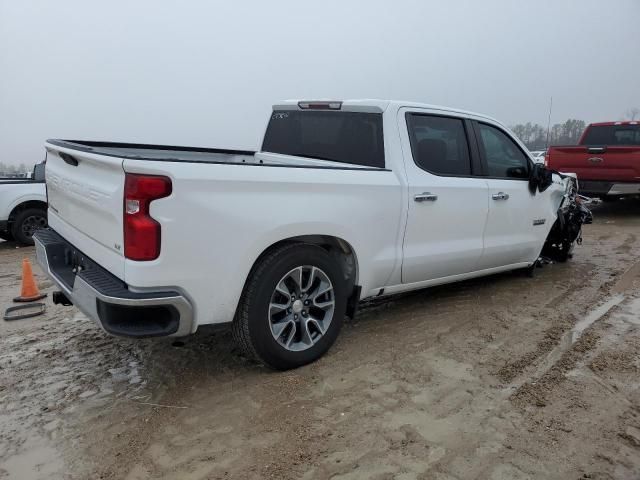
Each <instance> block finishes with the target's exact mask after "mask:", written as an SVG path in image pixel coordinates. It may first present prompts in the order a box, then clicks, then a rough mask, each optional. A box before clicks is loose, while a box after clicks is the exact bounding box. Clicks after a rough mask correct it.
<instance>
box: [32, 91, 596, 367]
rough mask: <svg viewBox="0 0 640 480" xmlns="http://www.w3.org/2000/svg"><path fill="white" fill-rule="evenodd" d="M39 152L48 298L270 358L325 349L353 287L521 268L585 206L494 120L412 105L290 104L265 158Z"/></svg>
mask: <svg viewBox="0 0 640 480" xmlns="http://www.w3.org/2000/svg"><path fill="white" fill-rule="evenodd" d="M46 149H47V187H48V193H49V225H50V227H51V228H50V229H47V230H42V231H39V232H37V233H36V250H37V257H38V261H39V263H40V264H41V266H42V267H43V268H44V269H45V271H47V272H48V273H49V275H50V276H51V278H52V279H53V280H54V281H55V282H56V283H57V284H58V285H59V287H60V289H61V290H62V291H61V292H58V294H57V295H55V298H54V301H56V302H58V303H65V304H71V303H73V304H74V305H76V306H77V307H78V308H79V309H80V310H82V311H83V312H84V313H85V314H87V315H88V316H89V317H91V318H93V319H95V320H96V321H98V322H99V323H100V325H101V326H102V327H103V328H104V330H106V331H107V332H109V333H111V334H115V335H123V336H130V337H153V336H182V335H187V334H190V333H193V332H195V331H196V329H197V328H198V326H200V325H204V324H216V323H226V322H231V321H233V332H234V336H235V338H236V340H237V341H238V343H239V345H240V347H241V348H242V349H243V350H244V352H246V353H247V354H248V355H251V356H253V357H255V358H257V359H258V360H260V361H262V362H264V363H266V364H268V365H270V366H272V367H274V368H278V369H286V368H292V367H297V366H299V365H302V364H305V363H308V362H311V361H313V360H315V359H317V358H318V357H320V356H321V355H322V354H323V353H324V352H326V351H327V350H328V349H329V347H330V346H331V344H332V343H333V342H334V340H335V339H336V337H337V335H338V332H339V330H340V327H341V325H342V322H343V318H344V316H345V312H346V313H347V314H348V315H353V314H354V313H355V310H356V306H357V304H358V302H359V301H360V300H362V299H365V298H369V297H375V296H380V295H389V294H394V293H398V292H404V291H407V290H415V289H419V288H424V287H429V286H431V285H438V284H443V283H448V282H455V281H459V280H465V279H468V278H472V277H478V276H481V275H489V274H492V273H497V272H503V271H506V270H513V269H525V268H531V269H532V268H533V267H534V266H535V265H536V262H537V260H538V258H539V256H540V255H541V251H542V250H543V247H545V248H549V249H555V250H557V251H559V252H560V253H561V254H562V253H564V254H565V255H566V254H567V253H568V251H569V248H570V247H571V245H572V244H573V242H574V240H575V239H576V238H578V235H579V234H580V226H581V224H582V221H583V220H584V219H585V218H586V217H587V216H588V211H583V210H581V207H580V206H579V205H576V203H575V201H574V199H575V192H574V190H575V189H574V186H575V183H574V182H575V181H574V179H572V178H565V177H561V176H558V175H554V176H553V177H552V176H551V173H550V172H548V171H546V170H544V168H537V167H534V166H533V164H532V162H531V160H530V158H529V156H528V154H527V153H526V152H527V151H526V148H525V147H524V145H523V144H521V143H520V142H519V141H518V140H517V139H516V138H515V137H514V136H513V135H512V134H511V133H509V131H508V130H507V129H506V128H505V127H504V126H503V125H502V124H500V123H498V122H496V121H495V120H492V119H490V118H488V117H485V116H482V115H477V114H472V113H467V112H463V111H459V110H452V109H447V108H442V107H433V106H428V105H422V104H416V103H409V102H391V101H379V100H353V101H343V102H340V101H322V102H320V101H317V102H310V101H300V102H298V101H287V102H284V103H282V104H279V105H275V106H274V107H273V113H272V115H271V117H270V120H269V124H268V127H267V130H266V133H265V137H264V141H263V144H262V149H261V151H259V152H248V151H231V150H216V149H205V148H184V147H170V146H157V145H156V146H154V145H135V144H114V143H101V142H86V141H64V140H49V141H47V143H46ZM545 173H546V175H545ZM585 212H586V213H585ZM559 214H561V215H562V217H563V219H564V221H563V222H556V219H557V218H558V215H559ZM554 225H555V226H554ZM552 227H554V228H553V229H552ZM550 232H551V234H550ZM545 240H546V243H545ZM545 245H546V246H545Z"/></svg>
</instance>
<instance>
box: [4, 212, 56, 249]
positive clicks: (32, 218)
mask: <svg viewBox="0 0 640 480" xmlns="http://www.w3.org/2000/svg"><path fill="white" fill-rule="evenodd" d="M46 226H47V211H46V210H44V209H42V208H27V209H25V210H22V211H20V212H18V213H17V214H16V216H15V218H14V219H13V224H12V226H11V234H12V235H13V238H14V239H15V240H16V242H18V243H21V244H23V245H33V234H34V233H35V232H36V230H39V229H41V228H45V227H46Z"/></svg>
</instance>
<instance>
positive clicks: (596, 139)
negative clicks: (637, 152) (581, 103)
mask: <svg viewBox="0 0 640 480" xmlns="http://www.w3.org/2000/svg"><path fill="white" fill-rule="evenodd" d="M581 144H582V145H640V125H594V126H591V127H589V128H588V130H587V133H585V136H584V138H583V139H582V143H581Z"/></svg>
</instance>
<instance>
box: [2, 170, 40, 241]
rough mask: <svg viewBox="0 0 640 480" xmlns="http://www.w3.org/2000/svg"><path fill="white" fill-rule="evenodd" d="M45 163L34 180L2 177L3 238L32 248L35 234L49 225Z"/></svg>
mask: <svg viewBox="0 0 640 480" xmlns="http://www.w3.org/2000/svg"><path fill="white" fill-rule="evenodd" d="M44 168H45V166H44V163H39V164H38V165H36V166H35V167H34V170H33V175H32V178H0V238H1V239H2V240H15V241H16V242H18V243H20V244H22V245H33V238H32V237H33V233H34V232H35V231H36V230H37V229H39V228H44V227H46V226H47V194H46V189H45V184H44V172H45V171H44Z"/></svg>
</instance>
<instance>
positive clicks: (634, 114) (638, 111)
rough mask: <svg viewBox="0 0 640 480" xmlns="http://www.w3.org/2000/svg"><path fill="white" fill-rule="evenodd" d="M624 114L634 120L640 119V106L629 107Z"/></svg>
mask: <svg viewBox="0 0 640 480" xmlns="http://www.w3.org/2000/svg"><path fill="white" fill-rule="evenodd" d="M624 116H625V118H627V119H629V120H632V121H633V120H638V119H640V108H638V107H632V108H629V109H628V110H627V111H626V112H624Z"/></svg>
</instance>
